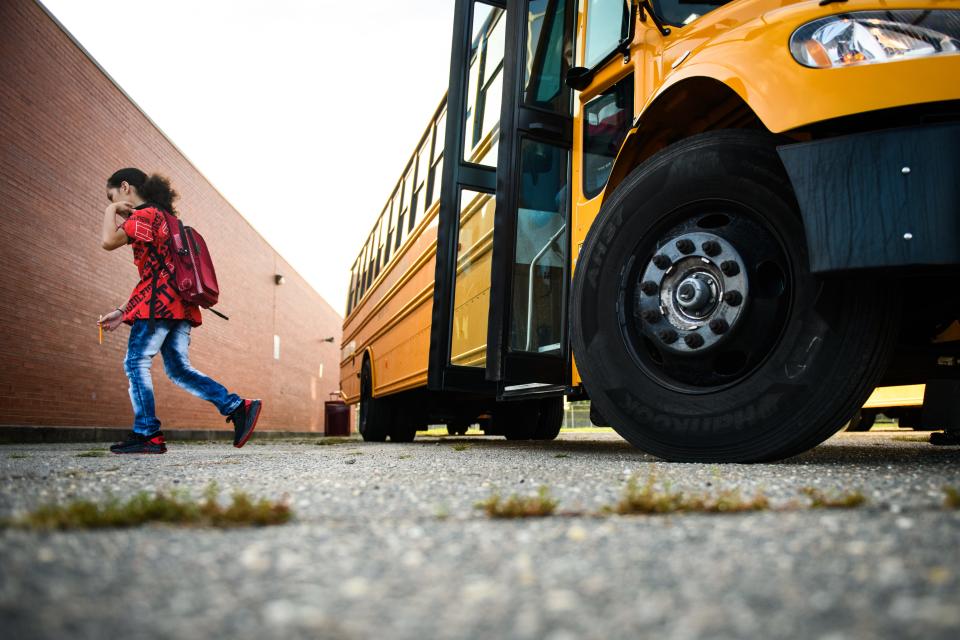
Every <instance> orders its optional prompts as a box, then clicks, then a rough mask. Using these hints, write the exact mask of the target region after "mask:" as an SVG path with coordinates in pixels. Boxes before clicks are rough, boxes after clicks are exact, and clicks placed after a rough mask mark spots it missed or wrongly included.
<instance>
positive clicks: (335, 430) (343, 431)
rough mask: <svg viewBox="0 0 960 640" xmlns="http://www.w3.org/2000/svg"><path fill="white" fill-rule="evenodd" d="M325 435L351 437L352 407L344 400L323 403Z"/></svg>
mask: <svg viewBox="0 0 960 640" xmlns="http://www.w3.org/2000/svg"><path fill="white" fill-rule="evenodd" d="M323 416H324V421H323V435H325V436H348V435H350V407H348V406H347V405H346V403H345V402H344V401H343V400H328V401H326V402H324V403H323Z"/></svg>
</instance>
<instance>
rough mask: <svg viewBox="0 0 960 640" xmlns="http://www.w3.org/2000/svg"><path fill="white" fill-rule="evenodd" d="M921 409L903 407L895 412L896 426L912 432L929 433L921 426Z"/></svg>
mask: <svg viewBox="0 0 960 640" xmlns="http://www.w3.org/2000/svg"><path fill="white" fill-rule="evenodd" d="M922 418H923V407H904V408H903V409H901V410H900V411H899V412H897V426H898V427H900V428H901V429H913V430H914V431H930V429H924V428H923V427H922V426H921V425H922Z"/></svg>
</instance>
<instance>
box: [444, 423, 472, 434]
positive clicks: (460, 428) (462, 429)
mask: <svg viewBox="0 0 960 640" xmlns="http://www.w3.org/2000/svg"><path fill="white" fill-rule="evenodd" d="M469 429H470V425H469V424H448V425H447V435H449V436H464V435H467V430H469Z"/></svg>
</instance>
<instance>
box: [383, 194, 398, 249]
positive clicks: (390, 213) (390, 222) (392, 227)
mask: <svg viewBox="0 0 960 640" xmlns="http://www.w3.org/2000/svg"><path fill="white" fill-rule="evenodd" d="M383 212H384V213H383V215H384V217H386V219H387V239H386V241H385V242H384V243H383V250H384V252H385V256H384V258H383V260H384V262H389V260H390V254H391V253H392V249H393V236H394V234H395V233H396V232H397V217H396V215H395V212H394V210H393V200H390V201H389V202H388V203H387V206H386V208H384V210H383Z"/></svg>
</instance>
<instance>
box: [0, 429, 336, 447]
mask: <svg viewBox="0 0 960 640" xmlns="http://www.w3.org/2000/svg"><path fill="white" fill-rule="evenodd" d="M128 433H130V429H129V428H126V429H124V428H120V427H31V426H13V425H0V444H41V443H47V444H49V443H65V442H118V441H120V440H123V438H124V437H125V436H126V435H127V434H128ZM164 435H165V436H166V437H167V442H176V441H178V440H179V441H184V440H225V441H229V440H232V439H233V431H232V430H231V431H228V430H226V429H170V430H169V431H164ZM253 437H254V439H256V440H277V439H282V438H323V437H324V433H323V432H318V431H269V430H262V431H257V432H256V433H255V434H254V436H253Z"/></svg>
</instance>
